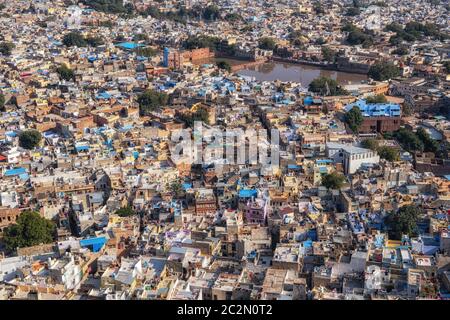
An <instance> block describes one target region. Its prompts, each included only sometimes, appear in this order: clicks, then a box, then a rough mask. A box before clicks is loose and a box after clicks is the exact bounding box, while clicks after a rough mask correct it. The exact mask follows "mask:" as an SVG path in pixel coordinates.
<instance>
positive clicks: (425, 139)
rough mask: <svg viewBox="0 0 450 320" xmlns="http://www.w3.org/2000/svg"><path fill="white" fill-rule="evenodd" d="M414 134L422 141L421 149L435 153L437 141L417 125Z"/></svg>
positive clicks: (437, 147)
mask: <svg viewBox="0 0 450 320" xmlns="http://www.w3.org/2000/svg"><path fill="white" fill-rule="evenodd" d="M416 135H417V137H418V138H419V139H420V141H422V143H423V147H424V149H423V151H425V152H433V153H436V152H437V151H438V150H439V143H438V142H437V141H436V140H434V139H432V138H431V137H430V135H429V134H428V132H426V131H425V129H424V128H422V127H419V128H418V129H417V131H416Z"/></svg>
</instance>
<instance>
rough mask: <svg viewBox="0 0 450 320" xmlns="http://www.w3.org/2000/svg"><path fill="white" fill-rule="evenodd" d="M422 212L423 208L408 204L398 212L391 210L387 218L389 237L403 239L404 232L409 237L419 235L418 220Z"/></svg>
mask: <svg viewBox="0 0 450 320" xmlns="http://www.w3.org/2000/svg"><path fill="white" fill-rule="evenodd" d="M421 213H422V210H421V209H420V208H418V207H417V206H415V205H406V206H403V207H401V208H400V209H399V210H397V212H391V213H390V214H389V215H388V216H387V217H386V220H385V224H386V226H387V227H388V232H389V238H391V239H394V240H401V239H402V235H403V234H406V235H408V236H409V237H411V236H415V235H417V231H418V230H417V229H418V228H417V222H418V219H419V216H420V215H421Z"/></svg>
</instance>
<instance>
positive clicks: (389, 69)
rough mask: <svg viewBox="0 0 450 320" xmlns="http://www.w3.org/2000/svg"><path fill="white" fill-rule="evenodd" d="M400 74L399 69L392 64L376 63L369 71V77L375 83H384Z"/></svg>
mask: <svg viewBox="0 0 450 320" xmlns="http://www.w3.org/2000/svg"><path fill="white" fill-rule="evenodd" d="M400 74H401V72H400V68H399V67H397V66H395V65H394V64H393V63H392V62H378V63H375V64H373V65H372V66H371V67H370V69H369V73H368V75H369V77H371V78H372V79H374V80H377V81H385V80H389V79H392V78H395V77H398V76H399V75H400Z"/></svg>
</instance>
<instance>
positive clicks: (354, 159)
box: [325, 142, 380, 174]
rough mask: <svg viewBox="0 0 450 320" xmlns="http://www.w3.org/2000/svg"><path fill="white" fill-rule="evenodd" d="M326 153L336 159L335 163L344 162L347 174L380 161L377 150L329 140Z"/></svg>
mask: <svg viewBox="0 0 450 320" xmlns="http://www.w3.org/2000/svg"><path fill="white" fill-rule="evenodd" d="M325 151H326V155H327V157H328V158H331V159H333V160H334V163H342V166H343V168H344V173H345V174H353V173H355V172H356V171H357V170H358V169H360V168H361V167H363V166H370V165H373V164H378V163H379V162H380V156H379V155H378V154H377V152H376V151H372V150H370V149H364V148H359V147H355V146H352V145H345V144H340V143H334V142H328V143H327V144H326V148H325Z"/></svg>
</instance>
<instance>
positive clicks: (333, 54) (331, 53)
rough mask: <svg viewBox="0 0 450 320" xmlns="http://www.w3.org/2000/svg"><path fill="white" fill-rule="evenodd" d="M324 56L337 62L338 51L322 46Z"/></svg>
mask: <svg viewBox="0 0 450 320" xmlns="http://www.w3.org/2000/svg"><path fill="white" fill-rule="evenodd" d="M322 57H323V60H325V61H328V62H331V63H334V62H336V58H337V52H336V51H334V50H332V49H330V48H328V47H322Z"/></svg>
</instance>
